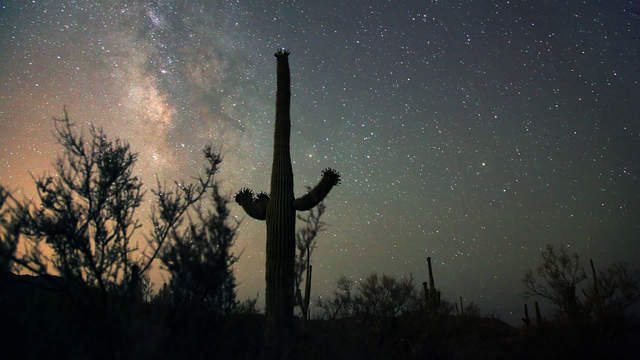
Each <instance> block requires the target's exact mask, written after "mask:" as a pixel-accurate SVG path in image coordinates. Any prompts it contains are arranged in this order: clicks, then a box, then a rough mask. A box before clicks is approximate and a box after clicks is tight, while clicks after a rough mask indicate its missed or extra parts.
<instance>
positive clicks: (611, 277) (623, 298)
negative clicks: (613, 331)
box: [583, 262, 640, 320]
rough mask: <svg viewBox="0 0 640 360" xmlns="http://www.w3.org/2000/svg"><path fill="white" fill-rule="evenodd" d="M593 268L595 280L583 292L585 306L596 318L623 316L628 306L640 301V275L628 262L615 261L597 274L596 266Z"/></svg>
mask: <svg viewBox="0 0 640 360" xmlns="http://www.w3.org/2000/svg"><path fill="white" fill-rule="evenodd" d="M592 263H593V262H592ZM593 270H594V271H593V274H594V275H595V276H594V279H593V280H594V281H593V283H592V284H591V286H590V287H588V288H587V289H585V290H584V291H583V294H584V296H585V299H584V304H585V308H586V310H587V311H589V312H590V313H591V314H593V316H594V318H595V319H596V320H599V319H600V318H601V317H603V316H604V317H607V316H614V317H616V316H622V315H624V311H625V310H626V309H627V308H629V307H630V306H632V305H634V304H636V303H638V301H640V277H639V276H638V273H637V272H632V271H631V270H630V269H629V265H628V264H626V263H622V262H617V263H614V264H612V265H610V266H609V267H607V268H606V269H604V270H601V271H599V272H598V273H597V275H596V271H595V268H594V269H593Z"/></svg>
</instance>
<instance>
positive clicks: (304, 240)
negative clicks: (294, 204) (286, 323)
mask: <svg viewBox="0 0 640 360" xmlns="http://www.w3.org/2000/svg"><path fill="white" fill-rule="evenodd" d="M325 209H326V207H325V205H324V203H323V202H320V203H319V204H318V206H316V207H315V208H313V209H311V210H309V213H308V214H307V215H306V216H302V215H298V219H299V220H301V221H303V222H304V225H303V227H302V228H301V229H299V230H298V231H297V232H296V248H297V254H296V264H295V272H296V273H295V289H296V303H297V304H298V305H299V306H300V312H301V313H302V317H303V318H304V319H307V318H308V316H309V302H310V298H311V271H312V267H311V254H312V253H313V250H314V249H315V248H316V238H317V236H318V233H320V232H321V231H323V230H324V228H325V225H326V224H325V222H324V221H322V220H321V219H320V218H321V217H322V215H323V214H324V212H325ZM304 275H306V276H305V281H304V283H305V291H304V297H303V296H302V293H301V291H300V285H301V284H302V277H303V276H304Z"/></svg>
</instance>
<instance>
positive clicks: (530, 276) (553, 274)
mask: <svg viewBox="0 0 640 360" xmlns="http://www.w3.org/2000/svg"><path fill="white" fill-rule="evenodd" d="M540 255H541V256H542V263H541V264H540V265H539V266H538V267H537V268H536V271H535V274H534V272H533V271H532V270H528V271H527V272H526V273H525V276H524V279H523V282H524V285H525V296H540V297H542V298H545V299H547V300H549V301H551V302H552V303H553V304H555V305H556V306H557V307H558V310H559V312H558V315H559V316H567V317H569V318H573V319H575V318H576V317H578V316H579V313H580V311H581V310H580V303H579V299H578V296H577V294H576V288H577V286H578V284H580V283H581V282H582V281H583V280H584V279H586V278H587V276H586V274H585V272H584V268H583V267H582V264H581V263H580V258H579V257H578V254H575V253H574V254H569V253H568V252H567V250H566V249H565V248H560V249H559V250H556V249H555V248H554V247H553V246H552V245H547V246H546V248H545V249H544V250H542V252H541V254H540ZM536 276H537V277H536ZM538 277H539V278H540V279H538Z"/></svg>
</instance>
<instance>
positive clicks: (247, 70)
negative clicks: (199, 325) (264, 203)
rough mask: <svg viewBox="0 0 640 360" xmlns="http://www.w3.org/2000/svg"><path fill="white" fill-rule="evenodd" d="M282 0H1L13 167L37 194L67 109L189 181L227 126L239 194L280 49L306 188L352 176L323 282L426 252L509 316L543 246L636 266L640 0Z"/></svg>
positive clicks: (262, 170)
mask: <svg viewBox="0 0 640 360" xmlns="http://www.w3.org/2000/svg"><path fill="white" fill-rule="evenodd" d="M275 4H276V2H273V1H261V0H254V1H169V0H167V1H102V2H99V1H2V0H0V183H1V184H3V185H5V186H7V187H8V188H9V189H10V190H12V191H13V192H14V193H16V194H18V195H19V196H22V195H20V194H24V196H27V197H30V196H32V195H33V193H34V186H33V180H32V179H31V175H30V174H29V172H31V173H33V174H34V175H40V174H43V173H45V172H47V171H49V172H50V171H51V169H52V167H51V163H52V162H53V160H54V158H55V157H56V154H59V151H60V149H61V148H60V147H59V146H58V145H57V144H56V143H55V141H54V139H53V137H52V133H53V123H52V121H51V117H52V116H61V115H62V108H63V106H65V105H66V106H67V109H68V111H69V115H70V117H71V119H72V120H73V121H74V122H75V123H76V124H77V125H78V127H79V128H82V129H83V130H85V131H86V130H88V128H89V124H90V123H93V124H96V125H98V126H102V127H104V128H105V130H106V131H107V133H108V134H109V135H110V136H114V137H120V138H122V139H125V140H126V141H128V142H129V143H130V144H131V145H132V147H133V148H134V150H135V151H137V152H138V153H139V161H138V163H137V167H136V169H137V171H138V173H139V175H140V176H141V177H142V179H143V181H144V182H145V184H146V185H153V184H155V179H154V177H155V175H156V174H157V175H158V177H159V178H160V179H163V180H167V181H172V180H179V179H187V180H188V179H189V176H191V175H193V174H195V171H197V169H198V168H200V167H201V166H202V165H203V164H204V163H203V159H202V156H201V150H202V148H203V147H204V146H205V144H208V143H212V144H213V145H214V147H217V148H218V149H220V150H221V151H222V154H223V156H224V161H223V166H222V169H221V171H220V173H219V175H218V179H219V180H220V181H221V182H222V186H223V189H224V191H225V192H226V193H227V194H229V195H233V194H234V193H235V192H236V191H237V190H239V189H240V187H243V186H247V187H250V188H252V189H254V190H257V191H267V190H268V189H269V179H270V171H271V157H272V146H273V127H274V121H273V120H274V103H275V88H276V84H275V69H276V61H275V58H274V57H273V53H274V51H275V50H276V49H278V48H281V47H286V48H289V49H291V55H290V57H289V61H290V64H291V72H292V139H291V143H292V147H291V156H292V159H293V170H294V179H295V189H296V195H297V196H299V195H301V194H303V193H304V189H305V186H313V185H315V184H316V183H317V181H318V180H319V179H320V174H321V170H322V169H324V168H325V167H332V168H335V169H337V170H338V171H340V173H341V174H342V178H343V181H342V183H341V185H340V186H338V187H336V188H334V189H333V190H332V192H331V193H330V194H329V196H328V198H327V200H326V201H325V203H326V205H327V213H326V216H325V218H324V220H325V221H326V222H327V224H328V227H327V231H326V232H324V233H323V234H322V235H321V236H320V237H319V239H318V248H317V249H316V251H315V252H314V254H313V257H312V264H313V265H314V272H313V287H312V290H313V293H315V295H321V294H327V293H328V292H329V291H330V290H332V289H334V287H335V282H336V280H337V278H338V277H339V276H340V275H346V276H348V277H353V278H354V279H359V278H362V277H364V276H366V275H367V274H368V273H370V272H372V271H376V272H378V273H388V274H395V275H406V274H409V273H413V275H414V277H415V280H416V283H418V284H419V283H420V282H422V281H424V280H425V278H426V263H425V258H426V256H431V257H432V258H433V259H434V273H435V280H436V285H437V286H438V287H440V288H441V289H442V291H443V296H444V297H446V298H449V299H455V298H457V297H458V296H463V297H464V299H465V301H466V302H469V301H474V302H476V303H477V304H479V305H480V308H481V310H482V312H483V313H495V314H497V315H499V316H500V317H501V318H503V319H504V320H507V321H510V322H515V321H518V320H517V319H518V318H519V317H520V316H521V314H520V311H521V310H520V309H521V308H522V303H523V301H524V300H523V298H522V295H521V294H522V291H523V286H522V283H521V278H522V276H523V274H524V272H525V270H526V269H527V268H531V267H533V266H535V265H536V264H537V263H538V259H539V251H540V249H541V248H542V247H544V246H545V244H548V243H550V244H554V245H556V246H563V247H566V248H568V249H569V250H570V251H572V252H573V251H576V252H578V253H579V254H580V255H581V257H582V258H583V259H584V260H586V261H588V259H589V258H593V259H594V261H595V262H596V265H601V266H602V267H604V266H605V265H608V264H610V263H611V262H613V261H627V262H630V263H635V264H638V263H640V242H639V240H640V239H639V235H640V191H639V189H640V186H639V185H640V181H639V178H638V174H639V173H640V119H639V115H638V114H640V101H639V100H640V99H638V95H639V94H640V84H639V81H640V51H639V50H640V12H639V11H638V10H637V9H639V8H640V4H634V3H633V2H630V1H618V0H606V1H604V0H603V1H542V0H541V1H505V0H503V1H453V0H452V1H426V0H423V1H340V2H338V1H292V2H279V4H280V5H275ZM634 9H635V10H634ZM146 199H147V200H151V193H150V192H147V196H146ZM147 212H148V209H147V208H146V207H145V208H144V209H141V211H140V212H139V217H140V218H141V220H144V219H145V218H147V216H148V215H147ZM232 213H233V214H234V215H235V216H236V217H237V218H238V219H240V218H243V221H242V224H241V227H240V230H239V236H238V239H237V241H236V246H235V249H234V251H235V252H236V253H239V252H240V251H244V252H243V253H242V257H241V258H240V261H239V262H238V263H237V265H236V266H235V274H236V277H237V280H238V282H239V287H238V293H239V297H240V298H246V297H248V296H255V295H256V294H257V293H260V299H261V301H262V300H263V299H264V286H265V284H264V264H265V258H264V252H265V231H266V230H265V224H264V222H258V221H255V220H253V219H251V218H249V217H248V216H246V215H245V214H244V212H243V211H242V209H241V208H240V207H239V206H237V205H235V204H233V205H232ZM138 235H139V238H140V239H141V238H142V235H143V231H141V232H139V233H138ZM153 278H154V279H155V281H156V282H158V283H159V282H161V281H162V275H161V274H160V273H159V272H154V274H153ZM543 310H544V309H543ZM547 310H548V309H547Z"/></svg>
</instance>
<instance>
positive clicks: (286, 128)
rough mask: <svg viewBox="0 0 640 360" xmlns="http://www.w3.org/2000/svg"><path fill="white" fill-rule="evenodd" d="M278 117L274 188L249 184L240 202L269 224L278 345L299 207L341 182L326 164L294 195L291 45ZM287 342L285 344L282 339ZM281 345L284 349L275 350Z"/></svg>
mask: <svg viewBox="0 0 640 360" xmlns="http://www.w3.org/2000/svg"><path fill="white" fill-rule="evenodd" d="M275 57H276V60H277V90H276V123H275V134H274V144H273V164H272V169H271V193H270V194H269V195H267V194H265V193H260V194H258V195H257V196H254V193H253V192H252V191H251V190H249V189H246V188H244V189H241V190H240V191H239V192H238V193H237V194H236V196H235V200H236V202H237V203H238V204H239V205H240V206H242V208H243V209H244V210H245V212H246V213H247V214H248V215H249V216H251V217H253V218H255V219H257V220H266V224H267V261H266V262H267V265H266V283H267V290H266V296H265V298H266V318H267V324H266V334H265V335H266V342H267V346H268V347H270V348H271V349H272V350H273V349H278V348H279V347H280V346H281V345H284V346H287V345H288V344H287V342H288V336H289V334H290V332H291V329H292V325H293V306H294V263H295V221H296V216H295V213H296V210H299V211H303V210H309V209H311V208H313V207H314V206H316V205H317V204H318V203H320V202H321V201H322V200H323V199H324V198H325V196H326V195H327V194H328V193H329V191H330V190H331V189H332V188H333V186H335V185H337V184H338V183H339V182H340V175H339V174H338V172H336V171H335V170H333V169H325V170H324V171H323V172H322V179H321V180H320V182H319V183H318V184H317V185H316V186H315V187H314V188H313V189H311V190H310V191H309V192H308V193H307V194H306V195H304V196H302V197H300V198H298V199H295V198H294V195H293V170H292V168H291V155H290V151H289V139H290V133H291V119H290V114H289V108H290V102H291V79H290V71H289V51H287V50H284V49H282V50H278V51H277V52H276V53H275ZM283 343H284V344H283ZM273 351H276V352H277V351H282V350H273Z"/></svg>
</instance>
